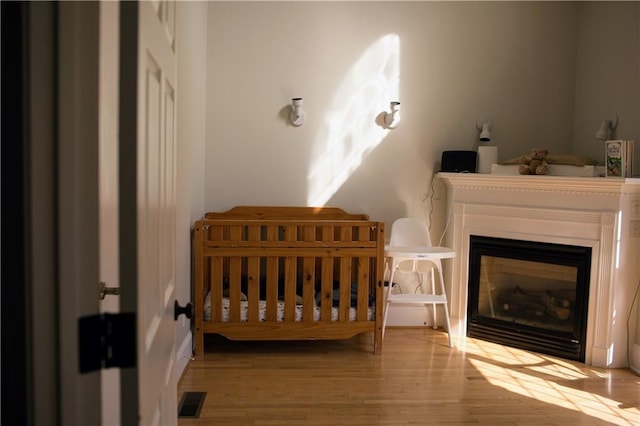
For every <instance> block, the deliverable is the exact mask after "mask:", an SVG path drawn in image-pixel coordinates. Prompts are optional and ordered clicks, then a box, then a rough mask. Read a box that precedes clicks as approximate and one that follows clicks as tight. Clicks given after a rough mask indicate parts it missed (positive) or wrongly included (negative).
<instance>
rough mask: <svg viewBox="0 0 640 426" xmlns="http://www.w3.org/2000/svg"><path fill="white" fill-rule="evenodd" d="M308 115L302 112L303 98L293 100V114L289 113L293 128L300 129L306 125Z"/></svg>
mask: <svg viewBox="0 0 640 426" xmlns="http://www.w3.org/2000/svg"><path fill="white" fill-rule="evenodd" d="M306 117H307V114H305V112H304V111H303V110H302V98H293V99H291V112H290V113H289V121H290V122H291V124H292V125H293V126H296V127H300V126H302V125H303V124H304V119H305V118H306Z"/></svg>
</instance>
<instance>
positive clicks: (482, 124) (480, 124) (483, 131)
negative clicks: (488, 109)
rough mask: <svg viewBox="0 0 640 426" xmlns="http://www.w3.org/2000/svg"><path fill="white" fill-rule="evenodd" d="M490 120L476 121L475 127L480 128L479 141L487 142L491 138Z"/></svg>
mask: <svg viewBox="0 0 640 426" xmlns="http://www.w3.org/2000/svg"><path fill="white" fill-rule="evenodd" d="M491 124H492V123H491V121H489V120H478V121H476V128H477V129H478V130H480V141H481V142H489V141H490V140H491V131H490V130H491Z"/></svg>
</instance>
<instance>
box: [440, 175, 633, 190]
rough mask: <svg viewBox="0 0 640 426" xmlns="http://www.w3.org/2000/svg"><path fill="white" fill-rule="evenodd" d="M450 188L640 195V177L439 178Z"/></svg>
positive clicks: (467, 176) (509, 176) (453, 176)
mask: <svg viewBox="0 0 640 426" xmlns="http://www.w3.org/2000/svg"><path fill="white" fill-rule="evenodd" d="M437 176H438V177H439V178H441V179H443V180H444V182H445V185H446V186H447V187H449V188H456V189H458V188H462V189H484V190H510V191H531V192H563V193H565V192H566V193H588V194H610V195H621V194H640V178H604V177H571V176H549V175H544V176H531V175H514V176H511V175H493V174H480V173H444V172H440V173H438V175H437Z"/></svg>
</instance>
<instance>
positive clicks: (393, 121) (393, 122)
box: [384, 101, 400, 129]
mask: <svg viewBox="0 0 640 426" xmlns="http://www.w3.org/2000/svg"><path fill="white" fill-rule="evenodd" d="M390 109H391V112H386V113H385V115H384V127H386V128H387V129H395V128H396V127H398V124H400V102H396V101H393V102H391V104H390Z"/></svg>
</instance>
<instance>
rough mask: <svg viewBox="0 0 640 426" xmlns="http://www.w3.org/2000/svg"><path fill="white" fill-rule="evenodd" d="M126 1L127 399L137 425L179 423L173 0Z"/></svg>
mask: <svg viewBox="0 0 640 426" xmlns="http://www.w3.org/2000/svg"><path fill="white" fill-rule="evenodd" d="M121 8H122V10H123V13H122V17H121V25H122V31H123V33H124V34H125V35H127V34H129V35H133V36H135V37H136V39H137V40H138V46H137V49H125V48H123V49H122V50H123V52H121V61H122V64H121V84H122V85H123V87H122V88H121V92H120V95H121V97H124V99H121V106H123V107H124V108H121V132H120V133H121V148H122V149H123V150H124V151H125V152H123V153H121V157H120V158H121V159H124V158H126V160H124V162H123V163H122V162H121V166H120V167H121V181H120V190H121V205H122V207H121V209H120V211H121V215H120V220H121V229H122V231H121V244H120V247H121V259H123V256H127V255H126V254H125V253H127V252H128V253H129V255H133V256H136V257H137V259H138V262H137V265H135V266H134V265H131V266H132V268H131V269H129V268H125V276H126V280H125V281H123V283H122V285H123V293H122V303H123V305H124V306H127V307H130V308H133V309H136V310H137V312H138V316H137V318H138V325H137V330H138V366H137V378H135V379H132V381H128V380H126V379H123V383H122V389H121V391H122V400H123V404H124V401H125V400H127V399H128V398H129V396H130V397H131V398H133V399H136V400H137V402H138V403H137V414H138V416H139V417H138V419H137V422H138V423H139V424H145V425H147V424H149V425H154V424H158V425H159V424H161V425H170V424H176V423H177V401H176V398H177V396H176V389H177V387H176V359H175V357H176V347H175V321H174V319H173V301H174V300H175V247H174V246H175V151H176V148H175V145H176V140H175V114H176V111H175V99H176V94H177V91H176V72H177V63H176V55H175V50H174V47H175V40H174V37H173V34H174V33H175V28H173V26H174V22H175V17H174V14H175V4H174V3H173V2H168V1H160V2H140V3H133V4H130V3H128V2H124V3H122V4H121ZM131 74H135V75H137V79H136V80H135V81H129V80H127V78H128V77H130V76H131ZM126 105H135V106H136V108H135V110H132V111H130V113H132V114H133V115H134V116H135V119H131V117H129V116H127V117H126V118H125V119H124V120H123V119H122V118H123V117H125V115H126V114H127V111H126V108H127V107H126ZM123 121H124V122H123ZM131 157H133V158H131ZM123 239H126V241H123ZM125 262H126V260H125ZM134 270H136V271H135V272H134ZM125 376H126V375H125ZM125 376H123V378H124V377H125ZM129 378H131V377H129ZM132 384H135V386H132ZM131 408H133V407H131ZM123 411H124V408H123ZM134 420H135V418H134V416H133V413H129V412H128V410H127V412H123V421H124V422H131V423H133V422H134Z"/></svg>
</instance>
